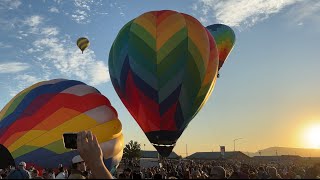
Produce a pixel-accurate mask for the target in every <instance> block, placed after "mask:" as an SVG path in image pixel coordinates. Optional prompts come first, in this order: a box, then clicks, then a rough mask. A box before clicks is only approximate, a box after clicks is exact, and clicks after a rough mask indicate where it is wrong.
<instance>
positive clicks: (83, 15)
mask: <svg viewBox="0 0 320 180" xmlns="http://www.w3.org/2000/svg"><path fill="white" fill-rule="evenodd" d="M71 17H72V20H74V21H76V22H77V23H79V24H87V23H89V22H90V19H88V17H89V15H88V13H87V12H86V11H82V10H79V9H78V10H76V11H75V12H74V14H72V15H71Z"/></svg>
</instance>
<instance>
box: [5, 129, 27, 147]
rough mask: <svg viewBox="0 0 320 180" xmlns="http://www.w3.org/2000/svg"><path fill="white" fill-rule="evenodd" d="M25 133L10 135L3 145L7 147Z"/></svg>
mask: <svg viewBox="0 0 320 180" xmlns="http://www.w3.org/2000/svg"><path fill="white" fill-rule="evenodd" d="M25 133H27V131H23V132H17V133H15V134H12V135H11V136H10V137H9V138H8V139H7V141H6V142H4V143H3V145H4V146H6V147H9V146H10V145H11V144H12V143H14V142H15V141H16V140H17V139H19V138H20V137H21V136H23V135H24V134H25Z"/></svg>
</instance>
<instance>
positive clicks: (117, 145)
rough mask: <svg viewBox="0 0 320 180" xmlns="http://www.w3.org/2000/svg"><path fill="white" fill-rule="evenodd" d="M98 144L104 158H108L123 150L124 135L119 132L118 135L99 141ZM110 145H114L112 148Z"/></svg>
mask: <svg viewBox="0 0 320 180" xmlns="http://www.w3.org/2000/svg"><path fill="white" fill-rule="evenodd" d="M100 146H101V149H102V152H103V157H104V158H105V159H109V158H111V157H114V156H116V155H117V154H119V153H120V152H121V151H122V150H123V148H124V137H123V135H122V134H121V135H120V136H119V137H117V138H115V139H112V140H110V141H107V142H102V143H101V142H100ZM110 147H114V148H110Z"/></svg>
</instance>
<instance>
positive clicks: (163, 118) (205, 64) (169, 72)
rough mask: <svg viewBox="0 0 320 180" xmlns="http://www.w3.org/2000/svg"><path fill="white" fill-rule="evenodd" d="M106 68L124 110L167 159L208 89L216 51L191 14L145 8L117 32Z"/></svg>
mask: <svg viewBox="0 0 320 180" xmlns="http://www.w3.org/2000/svg"><path fill="white" fill-rule="evenodd" d="M109 72H110V77H111V80H112V84H113V86H114V88H115V90H116V92H117V93H118V95H119V97H120V99H121V100H122V102H123V103H124V105H125V106H126V108H127V109H128V110H129V111H130V113H131V115H132V116H133V117H134V119H135V120H136V122H137V123H138V124H139V126H140V127H141V129H142V130H143V131H144V133H145V134H146V136H147V137H148V139H149V141H150V142H151V143H152V144H153V146H154V147H155V148H156V149H157V150H158V152H159V153H160V154H161V156H163V157H167V156H169V155H170V153H171V152H172V149H173V147H174V146H175V144H176V142H177V140H178V138H179V137H180V136H181V134H182V133H183V131H184V130H185V128H186V127H187V125H188V124H189V123H190V121H191V120H192V119H193V118H194V117H195V115H196V114H197V113H198V112H199V110H200V109H201V108H202V106H203V105H204V104H205V103H206V101H207V100H208V97H209V96H210V94H211V92H212V90H213V87H214V85H215V81H216V75H217V72H218V50H217V47H216V44H215V41H214V38H213V37H212V35H211V34H210V33H209V32H208V31H207V29H206V28H205V27H203V26H202V24H201V23H200V22H199V21H198V20H196V19H195V18H193V17H192V16H190V15H187V14H183V13H179V12H175V11H168V10H165V11H152V12H147V13H145V14H142V15H141V16H139V17H137V18H135V19H133V20H132V21H130V22H129V23H127V24H126V25H125V26H124V27H123V28H122V29H121V30H120V32H119V34H118V36H117V38H116V39H115V41H114V42H113V45H112V48H111V50H110V55H109Z"/></svg>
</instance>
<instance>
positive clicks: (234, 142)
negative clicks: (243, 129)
mask: <svg viewBox="0 0 320 180" xmlns="http://www.w3.org/2000/svg"><path fill="white" fill-rule="evenodd" d="M240 139H243V138H237V139H234V140H233V151H236V141H238V140H240Z"/></svg>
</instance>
